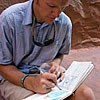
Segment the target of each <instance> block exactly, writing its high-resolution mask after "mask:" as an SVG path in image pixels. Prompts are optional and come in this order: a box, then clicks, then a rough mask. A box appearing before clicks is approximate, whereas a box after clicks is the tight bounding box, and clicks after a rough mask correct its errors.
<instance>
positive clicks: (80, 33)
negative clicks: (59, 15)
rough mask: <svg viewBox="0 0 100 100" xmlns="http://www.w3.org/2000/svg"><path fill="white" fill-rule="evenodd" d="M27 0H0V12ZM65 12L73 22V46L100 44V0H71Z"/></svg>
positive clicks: (81, 46)
mask: <svg viewBox="0 0 100 100" xmlns="http://www.w3.org/2000/svg"><path fill="white" fill-rule="evenodd" d="M23 1H27V0H0V13H1V12H2V11H3V10H4V9H5V8H7V7H8V6H10V5H12V4H14V3H17V2H23ZM65 13H66V14H67V15H68V16H69V17H70V18H71V20H72V22H73V34H72V48H75V49H76V48H86V47H93V46H100V0H71V2H70V5H69V6H68V7H67V8H66V9H65Z"/></svg>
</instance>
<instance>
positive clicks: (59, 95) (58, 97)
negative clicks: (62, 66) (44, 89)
mask: <svg viewBox="0 0 100 100" xmlns="http://www.w3.org/2000/svg"><path fill="white" fill-rule="evenodd" d="M93 68H94V66H93V64H92V62H78V61H73V62H72V64H71V65H70V66H69V68H68V69H67V70H66V72H65V77H64V79H63V81H62V82H59V83H57V84H58V86H59V87H60V88H61V90H59V88H57V87H56V86H55V87H54V88H53V89H52V91H51V92H49V93H47V94H34V95H32V96H29V97H27V98H25V99H23V100H63V99H65V98H67V97H68V96H70V95H71V94H72V93H73V92H74V91H75V90H76V89H77V88H78V87H79V86H80V85H81V84H82V83H83V81H84V80H85V79H86V77H87V76H88V75H89V74H90V72H91V71H92V70H93Z"/></svg>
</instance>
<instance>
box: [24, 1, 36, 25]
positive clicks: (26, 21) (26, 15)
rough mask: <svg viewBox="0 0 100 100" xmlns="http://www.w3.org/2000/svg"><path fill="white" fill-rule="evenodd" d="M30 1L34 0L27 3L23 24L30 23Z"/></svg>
mask: <svg viewBox="0 0 100 100" xmlns="http://www.w3.org/2000/svg"><path fill="white" fill-rule="evenodd" d="M32 2H34V0H29V1H28V5H27V7H28V8H27V10H26V13H25V16H24V19H23V25H29V24H32Z"/></svg>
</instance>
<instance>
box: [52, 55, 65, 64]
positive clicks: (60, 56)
mask: <svg viewBox="0 0 100 100" xmlns="http://www.w3.org/2000/svg"><path fill="white" fill-rule="evenodd" d="M63 57H64V55H63V54H57V56H56V57H55V59H54V60H53V61H52V63H56V64H58V65H60V64H61V62H62V60H63Z"/></svg>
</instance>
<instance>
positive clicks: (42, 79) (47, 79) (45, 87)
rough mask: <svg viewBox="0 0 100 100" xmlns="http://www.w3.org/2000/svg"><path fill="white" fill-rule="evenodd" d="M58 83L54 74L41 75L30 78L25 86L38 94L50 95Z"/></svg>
mask: <svg viewBox="0 0 100 100" xmlns="http://www.w3.org/2000/svg"><path fill="white" fill-rule="evenodd" d="M56 83H57V78H56V75H55V74H52V73H48V72H45V73H41V74H39V75H37V76H29V77H27V78H26V79H25V81H24V86H25V88H26V89H29V90H31V91H33V92H36V93H48V92H50V91H51V88H53V87H54V86H55V84H56Z"/></svg>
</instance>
